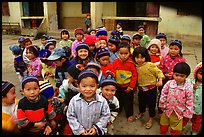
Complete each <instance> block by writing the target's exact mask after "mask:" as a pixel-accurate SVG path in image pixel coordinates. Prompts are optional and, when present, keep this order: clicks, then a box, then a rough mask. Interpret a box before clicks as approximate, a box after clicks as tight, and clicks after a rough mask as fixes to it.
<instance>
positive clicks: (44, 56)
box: [40, 49, 51, 61]
mask: <svg viewBox="0 0 204 137" xmlns="http://www.w3.org/2000/svg"><path fill="white" fill-rule="evenodd" d="M50 55H51V51H50V50H48V49H42V50H41V51H40V59H41V61H45V60H47V58H48V57H49V56H50Z"/></svg>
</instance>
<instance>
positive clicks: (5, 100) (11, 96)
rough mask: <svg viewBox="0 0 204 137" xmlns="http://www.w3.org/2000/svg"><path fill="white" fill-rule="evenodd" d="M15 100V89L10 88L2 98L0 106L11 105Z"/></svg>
mask: <svg viewBox="0 0 204 137" xmlns="http://www.w3.org/2000/svg"><path fill="white" fill-rule="evenodd" d="M15 99H16V92H15V87H12V88H11V89H10V90H9V92H8V93H7V94H6V96H5V97H2V104H4V105H8V106H9V105H11V104H13V103H15Z"/></svg>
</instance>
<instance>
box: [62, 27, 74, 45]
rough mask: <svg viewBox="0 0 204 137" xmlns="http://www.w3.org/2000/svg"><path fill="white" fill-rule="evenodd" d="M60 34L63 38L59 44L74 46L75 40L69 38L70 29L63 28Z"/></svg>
mask: <svg viewBox="0 0 204 137" xmlns="http://www.w3.org/2000/svg"><path fill="white" fill-rule="evenodd" d="M60 36H61V39H62V40H61V41H60V42H59V46H60V47H61V48H62V47H64V46H68V47H70V48H72V43H73V42H72V41H71V40H70V39H69V38H70V35H69V31H68V30H67V29H63V30H62V31H61V33H60Z"/></svg>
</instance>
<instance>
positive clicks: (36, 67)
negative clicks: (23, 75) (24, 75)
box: [26, 45, 43, 80]
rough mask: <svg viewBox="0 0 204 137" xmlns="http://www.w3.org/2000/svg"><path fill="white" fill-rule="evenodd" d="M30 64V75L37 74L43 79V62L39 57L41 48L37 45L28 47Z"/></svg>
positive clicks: (36, 75)
mask: <svg viewBox="0 0 204 137" xmlns="http://www.w3.org/2000/svg"><path fill="white" fill-rule="evenodd" d="M26 53H27V56H28V59H29V60H30V64H29V65H28V75H29V76H35V77H37V78H38V80H43V77H42V73H41V72H42V62H41V60H40V57H39V48H38V47H37V46H35V45H33V46H30V47H28V49H27V51H26Z"/></svg>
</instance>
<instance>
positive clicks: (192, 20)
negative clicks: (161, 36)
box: [158, 6, 202, 36]
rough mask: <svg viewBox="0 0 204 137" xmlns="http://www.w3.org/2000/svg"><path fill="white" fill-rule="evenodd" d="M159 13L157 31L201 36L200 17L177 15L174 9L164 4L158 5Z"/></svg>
mask: <svg viewBox="0 0 204 137" xmlns="http://www.w3.org/2000/svg"><path fill="white" fill-rule="evenodd" d="M189 10H190V9H189ZM159 14H160V17H161V18H162V21H161V22H159V26H158V32H164V33H174V34H181V35H195V36H202V18H201V17H197V16H192V15H188V16H184V15H177V10H176V9H173V8H169V7H165V6H160V13H159Z"/></svg>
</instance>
